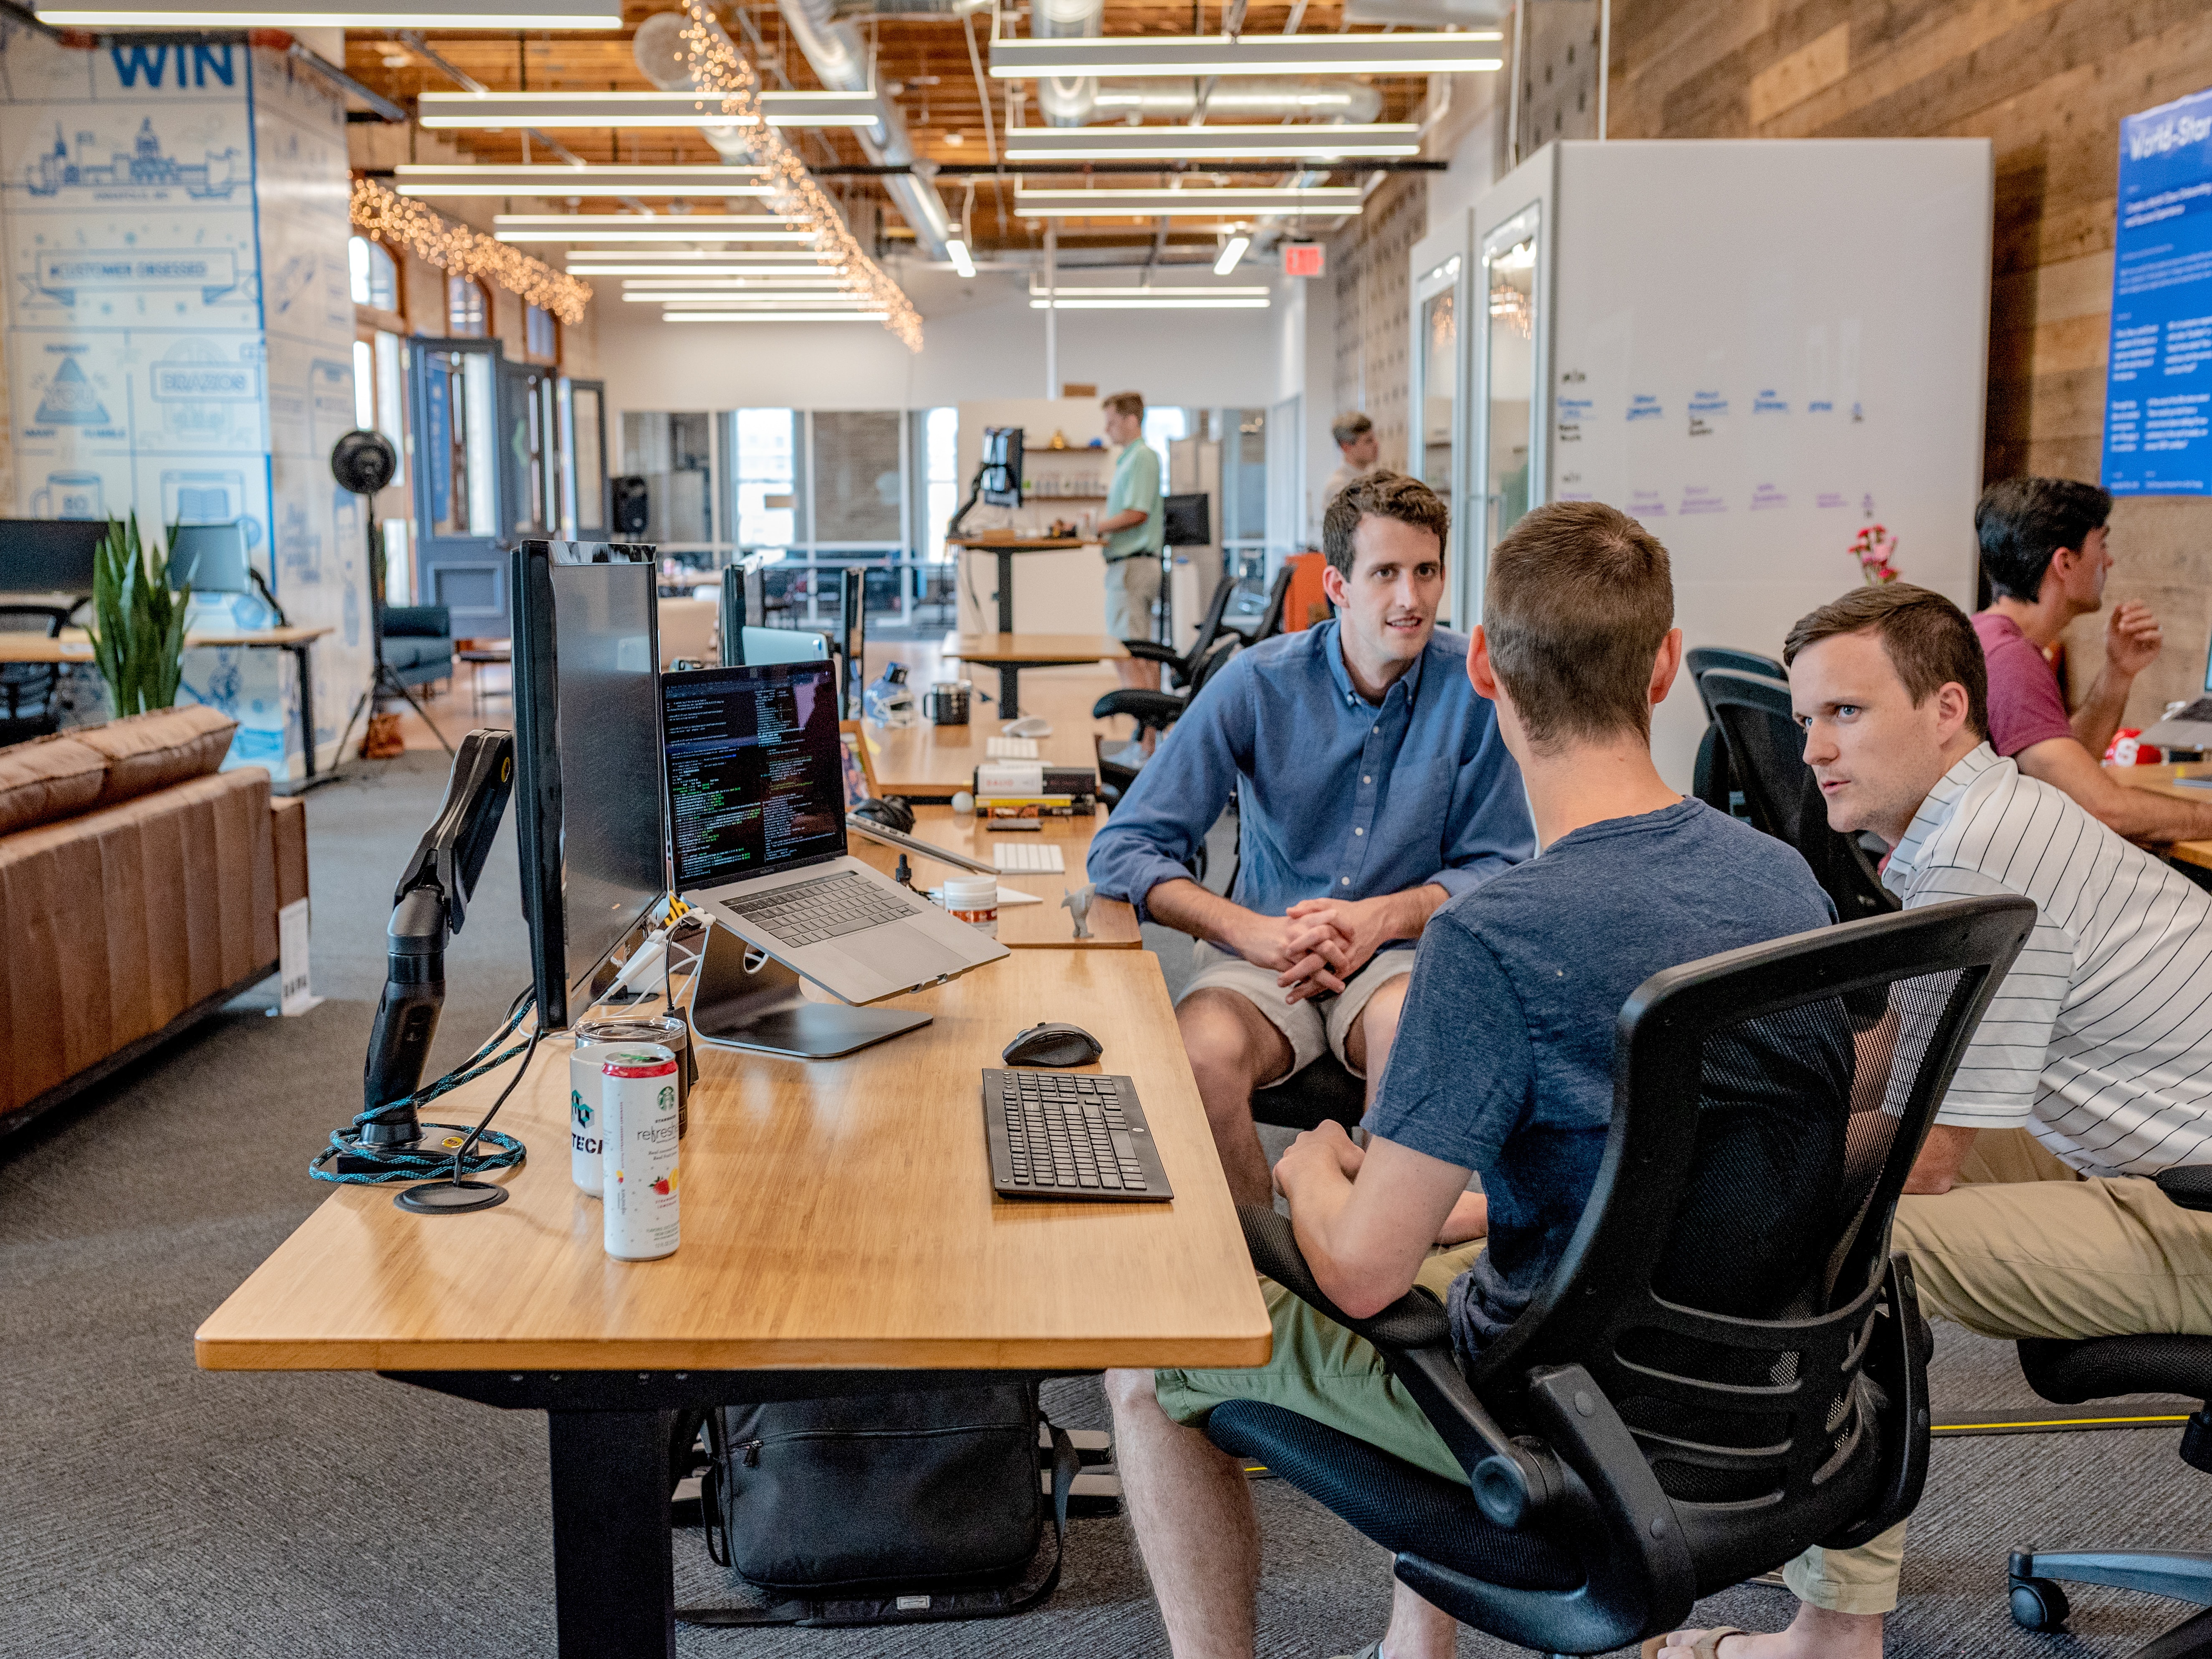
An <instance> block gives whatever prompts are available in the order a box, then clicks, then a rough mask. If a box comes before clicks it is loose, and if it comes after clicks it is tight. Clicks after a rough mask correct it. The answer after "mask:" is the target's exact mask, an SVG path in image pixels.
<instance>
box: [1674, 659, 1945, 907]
mask: <svg viewBox="0 0 2212 1659" xmlns="http://www.w3.org/2000/svg"><path fill="white" fill-rule="evenodd" d="M1698 691H1699V695H1700V696H1703V697H1704V698H1705V705H1706V707H1707V708H1710V709H1711V710H1712V714H1713V720H1714V721H1715V723H1716V724H1717V725H1718V726H1719V727H1720V729H1721V731H1722V732H1723V736H1724V737H1725V738H1726V741H1727V744H1728V757H1729V761H1728V763H1729V772H1730V774H1731V775H1733V777H1734V779H1735V787H1736V788H1738V789H1741V791H1742V792H1743V798H1744V805H1745V806H1746V807H1747V809H1748V811H1750V814H1751V822H1752V823H1753V826H1754V827H1755V828H1757V829H1763V830H1765V832H1766V833H1767V834H1768V835H1770V836H1774V837H1775V838H1776V839H1777V840H1779V841H1786V842H1789V843H1790V845H1791V846H1792V847H1794V848H1796V849H1797V851H1798V853H1799V854H1800V855H1801V856H1802V857H1803V859H1804V860H1805V862H1806V863H1808V864H1809V865H1811V866H1813V875H1814V879H1816V880H1817V881H1819V882H1820V885H1821V886H1822V887H1823V888H1824V889H1826V891H1827V894H1828V896H1829V897H1830V898H1832V899H1833V900H1834V901H1835V902H1836V916H1837V919H1838V921H1857V920H1859V919H1860V918H1861V917H1863V916H1879V915H1887V914H1888V913H1889V912H1890V911H1893V910H1894V909H1896V908H1898V907H1899V903H1900V902H1902V901H1900V900H1899V898H1898V897H1897V896H1896V895H1895V894H1893V893H1892V892H1891V891H1890V890H1888V889H1887V887H1884V886H1883V885H1882V884H1881V873H1880V872H1878V871H1876V869H1875V862H1874V860H1873V858H1872V857H1871V856H1870V855H1869V854H1868V852H1867V850H1866V848H1863V847H1862V846H1860V845H1859V843H1858V841H1857V838H1856V837H1855V836H1845V835H1841V834H1838V832H1837V831H1835V830H1833V829H1830V828H1828V806H1827V802H1826V800H1825V799H1823V798H1822V796H1821V794H1820V784H1819V783H1818V782H1817V781H1815V780H1814V776H1813V769H1812V768H1810V767H1808V766H1807V765H1806V764H1805V761H1804V754H1805V733H1804V731H1803V730H1802V728H1801V727H1800V726H1798V724H1797V720H1796V715H1794V714H1791V713H1790V688H1789V687H1788V686H1787V685H1784V684H1777V683H1776V682H1775V681H1773V680H1771V679H1769V678H1766V677H1765V675H1763V674H1740V673H1735V672H1732V671H1729V670H1728V669H1724V668H1717V669H1714V670H1712V671H1710V672H1708V673H1706V674H1705V676H1703V677H1702V678H1700V679H1699V681H1698Z"/></svg>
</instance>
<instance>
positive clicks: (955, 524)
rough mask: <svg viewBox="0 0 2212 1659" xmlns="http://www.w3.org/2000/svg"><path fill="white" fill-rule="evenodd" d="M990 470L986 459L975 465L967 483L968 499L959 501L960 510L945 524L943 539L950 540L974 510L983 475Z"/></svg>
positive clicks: (981, 488) (956, 475) (978, 497)
mask: <svg viewBox="0 0 2212 1659" xmlns="http://www.w3.org/2000/svg"><path fill="white" fill-rule="evenodd" d="M990 470H991V464H990V462H988V461H985V462H983V463H982V464H981V465H979V466H977V467H976V469H975V477H973V478H972V479H970V480H969V483H968V499H967V500H966V501H963V502H961V503H960V510H959V511H958V512H957V513H954V514H953V515H952V522H951V524H948V525H947V526H945V540H947V541H951V539H952V538H954V537H955V536H957V535H958V534H959V533H960V526H962V525H963V524H964V523H966V522H967V520H968V515H969V513H973V512H974V511H975V503H976V501H978V500H979V499H980V498H981V495H982V494H983V475H984V474H985V473H987V472H988V471H990ZM954 476H955V477H958V476H959V475H958V474H957V473H956V474H955V475H954Z"/></svg>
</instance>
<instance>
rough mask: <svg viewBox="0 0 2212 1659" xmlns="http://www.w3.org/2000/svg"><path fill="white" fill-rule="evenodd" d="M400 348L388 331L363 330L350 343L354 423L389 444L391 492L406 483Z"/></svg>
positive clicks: (392, 334)
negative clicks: (395, 463) (393, 463)
mask: <svg viewBox="0 0 2212 1659" xmlns="http://www.w3.org/2000/svg"><path fill="white" fill-rule="evenodd" d="M401 349H402V348H401V345H400V340H399V337H398V335H397V334H394V333H392V331H391V330H389V329H382V328H377V329H369V330H366V331H364V332H363V334H362V337H361V338H359V339H357V340H356V341H355V342H354V343H353V416H354V424H355V425H356V427H359V428H361V429H362V430H363V431H365V432H381V433H382V434H383V435H385V436H386V438H388V439H390V440H391V441H392V454H393V455H394V456H395V457H397V458H398V467H397V468H396V469H395V470H394V471H393V472H392V484H391V486H390V487H391V488H393V489H397V488H398V487H399V486H400V485H401V484H404V483H406V481H407V405H406V395H407V394H406V380H405V379H404V374H403V371H402V368H401V359H400V351H401ZM402 510H403V511H404V509H402Z"/></svg>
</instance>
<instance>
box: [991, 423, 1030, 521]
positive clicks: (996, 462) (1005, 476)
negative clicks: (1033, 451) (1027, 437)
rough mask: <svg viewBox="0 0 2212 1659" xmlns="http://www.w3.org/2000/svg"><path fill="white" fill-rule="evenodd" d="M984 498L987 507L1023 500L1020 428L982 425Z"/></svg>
mask: <svg viewBox="0 0 2212 1659" xmlns="http://www.w3.org/2000/svg"><path fill="white" fill-rule="evenodd" d="M983 501H984V504H985V505H986V506H987V507H1019V506H1020V505H1021V504H1022V428H1019V427H1018V426H987V427H985V428H983Z"/></svg>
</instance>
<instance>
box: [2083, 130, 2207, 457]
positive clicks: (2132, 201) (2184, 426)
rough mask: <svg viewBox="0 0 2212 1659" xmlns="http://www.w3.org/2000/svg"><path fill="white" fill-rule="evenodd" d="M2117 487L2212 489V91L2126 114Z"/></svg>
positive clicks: (2108, 387) (2117, 281)
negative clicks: (2155, 107)
mask: <svg viewBox="0 0 2212 1659" xmlns="http://www.w3.org/2000/svg"><path fill="white" fill-rule="evenodd" d="M2113 255H2114V257H2113V260H2112V362H2111V366H2110V368H2108V369H2107V370H2106V380H2105V467H2104V471H2105V488H2106V489H2109V490H2111V491H2112V493H2113V494H2114V495H2212V91H2207V92H2200V93H2197V94H2194V95H2193V96H2191V97H2188V98H2183V99H2180V100H2177V101H2176V102H2173V103H2171V104H2166V105H2162V106H2160V107H2159V108H2157V109H2154V110H2146V111H2145V112H2143V113H2142V114H2141V115H2130V116H2129V117H2128V118H2127V119H2125V120H2124V121H2123V122H2121V123H2120V207H2119V229H2118V236H2117V238H2116V239H2115V242H2114V247H2113Z"/></svg>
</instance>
